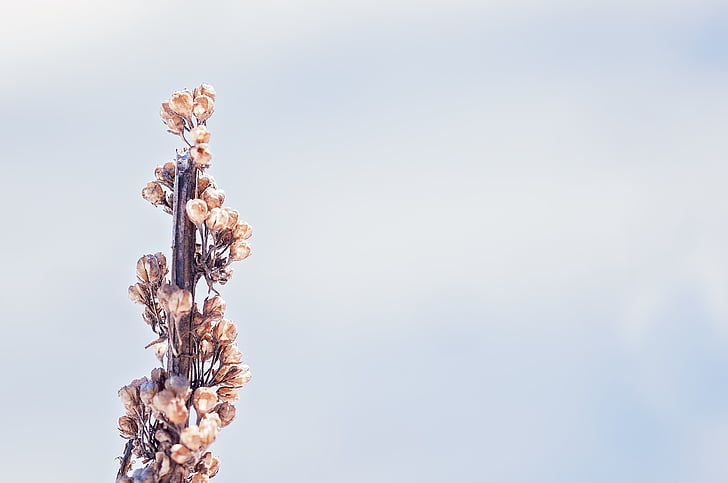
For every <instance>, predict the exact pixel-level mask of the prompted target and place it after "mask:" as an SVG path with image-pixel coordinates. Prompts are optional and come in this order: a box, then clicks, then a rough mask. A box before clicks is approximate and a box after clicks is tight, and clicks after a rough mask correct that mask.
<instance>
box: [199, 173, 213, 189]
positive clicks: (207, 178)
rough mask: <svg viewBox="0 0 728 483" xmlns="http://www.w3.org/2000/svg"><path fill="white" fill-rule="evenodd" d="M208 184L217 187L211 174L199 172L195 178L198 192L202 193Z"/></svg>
mask: <svg viewBox="0 0 728 483" xmlns="http://www.w3.org/2000/svg"><path fill="white" fill-rule="evenodd" d="M210 186H212V187H213V188H215V189H217V184H216V183H215V178H213V177H212V176H211V175H209V174H207V173H205V174H201V175H200V176H199V177H198V178H197V192H198V193H202V192H203V191H205V190H206V189H207V188H208V187H210Z"/></svg>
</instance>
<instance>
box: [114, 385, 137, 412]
mask: <svg viewBox="0 0 728 483" xmlns="http://www.w3.org/2000/svg"><path fill="white" fill-rule="evenodd" d="M119 398H120V399H121V403H122V404H123V405H124V409H125V410H126V412H127V413H129V414H134V410H135V409H136V407H137V406H138V405H139V403H140V402H141V400H140V399H139V390H138V388H136V387H134V386H132V385H128V386H124V387H122V388H121V389H119Z"/></svg>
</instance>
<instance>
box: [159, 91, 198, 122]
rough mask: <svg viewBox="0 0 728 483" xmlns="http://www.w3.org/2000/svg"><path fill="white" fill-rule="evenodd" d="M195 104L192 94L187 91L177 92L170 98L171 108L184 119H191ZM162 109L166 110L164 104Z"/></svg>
mask: <svg viewBox="0 0 728 483" xmlns="http://www.w3.org/2000/svg"><path fill="white" fill-rule="evenodd" d="M193 104H194V100H193V99H192V93H191V92H190V91H188V90H187V89H185V90H183V91H177V92H175V93H174V94H172V97H170V98H169V108H170V109H171V110H172V112H174V113H175V114H177V115H179V116H182V117H184V118H185V119H189V117H190V116H191V115H192V106H193ZM162 108H163V109H164V104H162Z"/></svg>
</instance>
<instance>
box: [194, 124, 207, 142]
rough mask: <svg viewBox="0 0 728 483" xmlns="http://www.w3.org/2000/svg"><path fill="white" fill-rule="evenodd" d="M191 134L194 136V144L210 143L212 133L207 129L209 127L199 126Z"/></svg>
mask: <svg viewBox="0 0 728 483" xmlns="http://www.w3.org/2000/svg"><path fill="white" fill-rule="evenodd" d="M190 134H191V135H192V142H193V143H194V144H203V143H209V142H210V131H209V130H208V129H207V126H197V127H196V128H194V129H193V130H192V131H190Z"/></svg>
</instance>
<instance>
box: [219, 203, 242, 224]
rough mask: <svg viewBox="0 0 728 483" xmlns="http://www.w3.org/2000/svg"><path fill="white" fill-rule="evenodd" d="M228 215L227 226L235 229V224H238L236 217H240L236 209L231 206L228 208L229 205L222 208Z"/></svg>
mask: <svg viewBox="0 0 728 483" xmlns="http://www.w3.org/2000/svg"><path fill="white" fill-rule="evenodd" d="M223 210H225V211H226V212H227V214H228V216H229V217H230V220H229V221H228V224H227V228H230V229H231V230H234V229H235V225H237V224H238V218H240V213H239V212H238V210H235V209H233V208H230V207H229V206H226V207H225V208H223Z"/></svg>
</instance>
